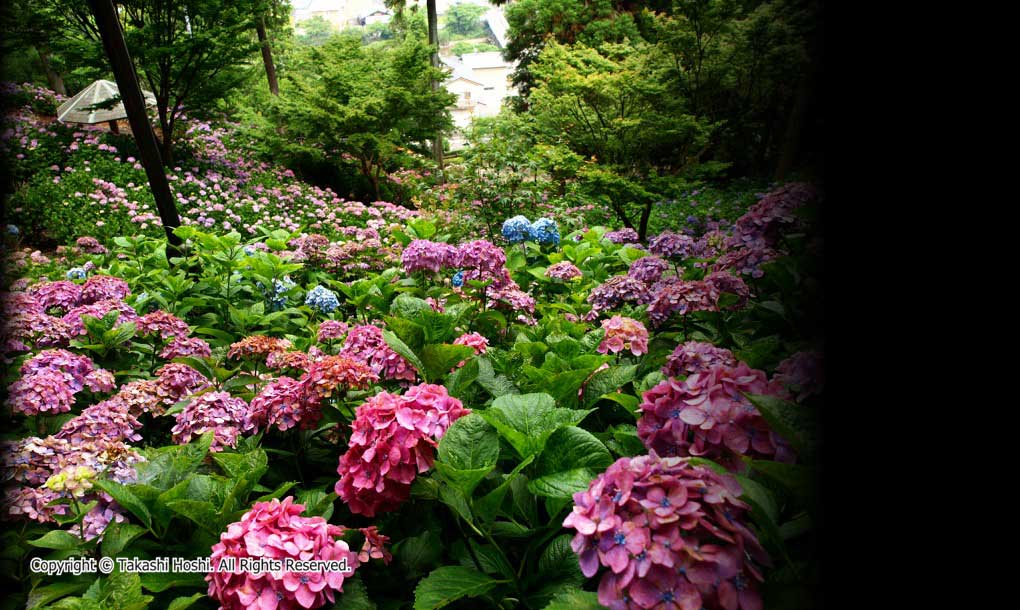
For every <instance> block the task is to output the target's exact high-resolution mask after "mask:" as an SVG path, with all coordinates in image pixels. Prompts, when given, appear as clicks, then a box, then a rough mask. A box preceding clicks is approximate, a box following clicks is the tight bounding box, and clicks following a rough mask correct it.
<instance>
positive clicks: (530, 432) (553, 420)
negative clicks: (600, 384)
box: [478, 394, 591, 458]
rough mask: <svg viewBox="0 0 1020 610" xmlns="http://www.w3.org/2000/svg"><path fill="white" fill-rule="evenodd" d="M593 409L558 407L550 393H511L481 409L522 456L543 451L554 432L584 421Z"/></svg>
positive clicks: (486, 418) (480, 412) (482, 414)
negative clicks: (581, 409) (582, 409)
mask: <svg viewBox="0 0 1020 610" xmlns="http://www.w3.org/2000/svg"><path fill="white" fill-rule="evenodd" d="M590 412H591V411H578V410H573V409H560V408H556V407H555V402H554V401H553V398H552V396H549V395H548V394H516V395H514V394H507V395H504V396H500V397H499V398H497V399H496V400H494V401H493V402H492V407H490V408H489V409H486V410H484V411H478V413H479V414H480V415H481V416H482V417H484V418H485V420H486V421H488V422H489V423H490V424H492V426H493V427H495V428H496V430H497V431H498V432H499V433H500V435H501V436H503V438H505V439H506V440H507V441H508V442H509V443H510V445H511V446H512V447H513V448H514V449H515V450H516V451H517V453H518V454H520V456H521V457H522V458H526V457H528V456H531V455H535V454H538V453H540V452H541V451H542V449H543V448H544V447H545V443H546V440H547V439H548V438H549V436H550V435H552V433H553V432H555V431H556V430H557V429H558V428H560V427H563V426H572V425H575V424H577V423H580V421H581V420H582V419H584V417H585V416H586V415H588V413H590Z"/></svg>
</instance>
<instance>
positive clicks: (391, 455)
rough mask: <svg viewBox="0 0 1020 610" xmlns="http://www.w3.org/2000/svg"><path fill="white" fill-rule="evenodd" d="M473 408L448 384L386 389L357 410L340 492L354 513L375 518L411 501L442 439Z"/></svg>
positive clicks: (340, 470) (341, 468)
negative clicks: (395, 391)
mask: <svg viewBox="0 0 1020 610" xmlns="http://www.w3.org/2000/svg"><path fill="white" fill-rule="evenodd" d="M470 412H471V411H470V410H468V409H465V408H464V406H463V404H462V403H461V402H460V401H459V400H457V399H456V398H453V397H452V396H450V395H449V394H448V393H447V391H446V388H444V387H443V386H438V385H432V384H421V385H418V386H414V387H412V388H410V389H409V390H408V391H407V392H406V393H405V394H404V395H403V396H400V395H396V394H390V393H389V392H380V393H379V394H376V395H375V396H373V397H371V398H369V399H368V400H367V401H365V403H364V404H362V405H361V406H359V407H358V409H357V411H356V412H355V419H354V423H353V424H352V425H351V428H352V429H353V433H352V434H351V438H350V448H349V449H348V451H347V453H345V454H344V455H343V456H341V457H340V465H339V467H338V468H337V474H339V475H340V480H338V481H337V483H336V493H337V495H338V496H340V499H342V500H343V501H344V502H346V503H347V505H348V507H349V508H350V509H351V512H353V513H355V514H359V515H365V516H366V517H374V516H375V515H376V514H377V513H379V512H385V511H389V510H393V509H395V508H397V507H398V506H400V504H402V503H403V502H404V501H405V500H407V498H408V496H409V495H410V491H411V483H412V482H413V481H414V479H415V477H416V476H417V475H418V473H421V472H425V471H427V470H428V469H429V468H431V467H432V463H433V461H434V459H435V448H436V447H437V446H438V440H439V439H440V438H441V437H442V436H443V434H445V432H446V430H447V429H448V428H449V427H450V425H451V424H452V423H453V422H454V421H456V420H457V419H458V418H460V417H463V416H464V415H467V414H468V413H470Z"/></svg>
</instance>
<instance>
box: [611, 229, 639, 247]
mask: <svg viewBox="0 0 1020 610" xmlns="http://www.w3.org/2000/svg"><path fill="white" fill-rule="evenodd" d="M605 238H606V239H608V240H609V241H611V242H613V243H614V244H627V243H637V242H639V241H640V239H639V238H638V232H637V231H635V230H634V229H631V228H630V227H625V228H623V229H617V230H616V231H610V232H608V233H606V234H605Z"/></svg>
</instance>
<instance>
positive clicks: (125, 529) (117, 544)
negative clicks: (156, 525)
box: [102, 522, 148, 557]
mask: <svg viewBox="0 0 1020 610" xmlns="http://www.w3.org/2000/svg"><path fill="white" fill-rule="evenodd" d="M146 531H148V530H146V529H145V528H144V527H139V526H137V525H135V524H133V523H127V522H124V523H111V524H110V525H109V527H107V528H106V531H105V532H103V549H102V550H103V555H104V556H106V557H116V556H117V555H118V554H119V553H120V552H121V551H123V550H124V547H126V546H127V545H128V544H130V543H131V541H132V540H134V539H135V538H137V537H139V536H141V535H142V534H144V533H145V532H146Z"/></svg>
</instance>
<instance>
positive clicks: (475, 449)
mask: <svg viewBox="0 0 1020 610" xmlns="http://www.w3.org/2000/svg"><path fill="white" fill-rule="evenodd" d="M498 459H499V436H498V435H497V433H496V430H495V429H494V428H493V427H492V426H490V425H489V424H488V422H486V421H485V419H484V418H482V416H480V415H478V414H477V413H471V414H470V415H467V416H465V417H461V418H460V419H458V420H457V421H455V422H453V425H451V426H450V428H449V429H448V430H447V431H446V434H444V435H443V438H442V440H441V441H440V442H439V460H440V461H442V462H445V463H447V464H449V465H450V466H453V467H454V468H460V469H473V468H484V467H486V466H495V465H496V461H497V460H498Z"/></svg>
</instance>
